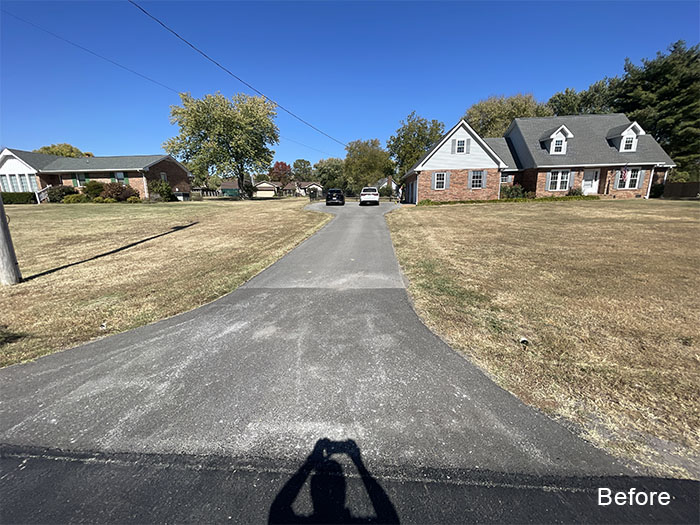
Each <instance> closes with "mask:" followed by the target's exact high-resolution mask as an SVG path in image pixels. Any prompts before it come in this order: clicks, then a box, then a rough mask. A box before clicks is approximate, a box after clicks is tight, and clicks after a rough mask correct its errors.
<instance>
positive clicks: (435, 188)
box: [433, 171, 447, 191]
mask: <svg viewBox="0 0 700 525" xmlns="http://www.w3.org/2000/svg"><path fill="white" fill-rule="evenodd" d="M438 175H442V177H443V178H442V188H438V186H437V184H438V179H437V176H438ZM433 176H434V177H435V187H434V188H433V190H435V191H443V190H446V189H447V187H446V186H447V172H446V171H436V172H434V173H433Z"/></svg>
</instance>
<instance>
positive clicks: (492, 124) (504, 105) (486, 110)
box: [464, 94, 552, 137]
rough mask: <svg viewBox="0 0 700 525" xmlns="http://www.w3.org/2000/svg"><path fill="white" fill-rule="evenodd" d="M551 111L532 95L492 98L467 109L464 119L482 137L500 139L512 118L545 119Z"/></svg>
mask: <svg viewBox="0 0 700 525" xmlns="http://www.w3.org/2000/svg"><path fill="white" fill-rule="evenodd" d="M550 115H552V110H551V109H550V108H549V106H547V104H541V103H539V102H537V101H536V100H535V97H533V96H532V95H522V94H517V95H513V96H510V97H505V96H503V95H501V96H492V97H489V98H487V99H486V100H481V101H479V102H477V103H476V104H474V105H472V106H471V107H469V109H467V112H466V114H465V115H464V118H465V119H466V120H467V122H468V123H469V125H470V126H471V127H472V128H474V131H476V132H477V133H478V134H479V135H481V136H482V137H502V136H503V134H504V133H505V132H506V129H508V126H509V125H510V123H511V122H512V121H513V119H514V118H518V117H547V116H550Z"/></svg>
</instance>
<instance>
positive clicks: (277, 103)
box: [127, 0, 347, 146]
mask: <svg viewBox="0 0 700 525" xmlns="http://www.w3.org/2000/svg"><path fill="white" fill-rule="evenodd" d="M127 1H128V2H129V3H130V4H132V5H133V6H134V7H136V8H137V9H138V10H139V11H141V12H142V13H143V14H145V15H146V16H147V17H149V18H150V19H152V20H154V21H155V22H156V23H158V24H159V25H160V26H162V27H163V28H164V29H165V30H167V31H168V32H170V33H172V34H173V35H175V37H177V38H178V39H179V40H181V41H182V42H184V43H185V44H187V45H188V46H189V47H191V48H192V49H194V50H195V51H196V52H197V53H199V54H200V55H202V56H203V57H204V58H206V59H207V60H209V62H211V63H212V64H214V65H216V66H217V67H218V68H220V69H221V70H223V71H225V72H226V73H228V74H229V75H231V76H232V77H233V78H235V79H236V80H238V81H239V82H241V83H242V84H244V85H246V86H248V87H249V88H250V89H252V90H253V91H255V92H256V93H257V94H258V95H260V96H261V97H264V98H266V99H268V100H270V101H272V102H274V103H275V104H276V105H277V107H278V108H280V109H281V110H282V111H284V112H286V113H289V114H290V115H291V116H292V117H294V118H295V119H297V120H298V121H300V122H302V123H303V124H306V125H307V126H309V127H310V128H311V129H313V130H314V131H317V132H318V133H320V134H321V135H325V136H326V137H328V138H329V139H331V140H333V141H335V142H337V143H338V144H340V145H341V146H347V144H345V142H342V141H340V140H338V139H336V138H335V137H332V136H330V135H329V134H328V133H326V132H325V131H322V130H320V129H318V128H317V127H316V126H314V125H313V124H311V123H310V122H307V121H306V120H304V119H303V118H301V117H300V116H299V115H297V114H296V113H293V112H292V111H290V110H288V109H287V108H285V107H284V106H283V105H282V104H280V103H279V102H277V101H275V100H274V99H272V98H270V97H268V96H267V95H265V93H263V92H262V91H260V90H258V89H256V88H255V87H254V86H252V85H251V84H249V83H248V82H246V81H245V80H243V79H242V78H241V77H239V76H238V75H236V74H234V73H232V72H231V71H230V70H229V69H227V68H226V67H224V66H222V65H221V64H220V63H219V62H217V61H216V60H214V59H213V58H212V57H210V56H209V55H207V54H206V53H205V52H204V51H202V50H201V49H199V48H198V47H197V46H195V45H194V44H192V43H191V42H190V41H189V40H187V39H186V38H184V37H182V36H180V35H179V34H178V33H177V32H176V31H175V30H174V29H171V28H170V27H169V26H168V25H167V24H165V22H162V21H161V20H159V19H158V18H156V17H155V16H153V15H152V14H151V13H149V12H148V11H146V10H145V9H144V8H143V7H141V6H140V5H139V4H137V3H136V2H134V0H127Z"/></svg>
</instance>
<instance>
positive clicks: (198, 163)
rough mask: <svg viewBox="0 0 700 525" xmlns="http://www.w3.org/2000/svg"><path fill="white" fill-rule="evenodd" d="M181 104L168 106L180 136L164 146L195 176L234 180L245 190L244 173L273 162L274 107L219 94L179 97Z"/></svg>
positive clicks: (258, 99)
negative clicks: (231, 178)
mask: <svg viewBox="0 0 700 525" xmlns="http://www.w3.org/2000/svg"><path fill="white" fill-rule="evenodd" d="M180 100H181V101H182V106H177V105H174V106H171V107H170V122H171V123H172V124H177V125H178V126H179V128H180V132H179V134H178V135H177V136H176V137H173V138H170V139H168V140H167V141H166V142H165V143H164V144H163V148H164V149H165V150H166V151H167V152H168V153H170V154H171V155H173V156H174V157H177V158H179V159H180V160H182V161H184V162H187V163H188V166H190V167H191V169H192V173H193V174H194V175H195V176H199V177H201V178H203V179H206V178H208V177H211V176H213V175H217V176H219V177H221V178H230V177H236V178H237V179H238V184H239V186H240V187H241V188H243V187H244V178H245V175H246V173H247V172H254V171H257V170H260V169H265V168H267V166H269V164H270V162H272V157H273V155H274V151H272V150H271V149H270V146H272V145H273V144H276V143H277V142H278V141H279V131H278V129H277V126H276V125H275V117H276V116H277V112H276V109H275V104H274V103H272V102H270V101H269V100H267V99H265V98H263V97H252V96H248V95H245V94H243V93H239V94H237V95H234V96H233V97H232V98H230V99H228V98H226V97H225V96H224V95H222V94H221V93H216V94H214V95H205V96H204V97H203V98H201V99H198V98H194V97H192V96H191V95H190V94H189V93H180Z"/></svg>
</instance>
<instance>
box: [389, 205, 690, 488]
mask: <svg viewBox="0 0 700 525" xmlns="http://www.w3.org/2000/svg"><path fill="white" fill-rule="evenodd" d="M388 222H389V225H390V228H391V233H392V238H393V241H394V243H395V246H396V251H397V253H398V256H399V259H400V262H401V265H402V268H403V270H404V272H405V273H406V275H407V276H408V278H409V280H410V283H411V284H410V293H411V295H412V297H413V299H414V302H415V306H416V309H417V311H418V313H419V314H420V315H421V316H422V318H423V319H424V320H425V321H426V322H427V324H428V325H429V326H430V327H431V328H432V329H434V330H435V331H436V332H437V333H439V334H440V335H442V336H443V337H445V338H446V339H447V340H448V341H449V342H450V343H451V344H452V345H453V346H454V347H456V348H458V349H460V350H461V351H464V352H465V353H466V354H467V355H468V356H469V357H470V358H472V359H473V360H474V361H476V362H477V363H478V364H479V365H480V366H482V367H483V368H484V369H485V370H487V371H488V373H489V374H490V375H491V376H492V377H493V378H494V379H495V380H496V381H497V382H499V383H500V384H501V385H502V386H503V387H504V388H506V389H508V390H510V391H511V392H513V393H514V394H515V395H516V396H518V397H519V398H520V399H522V400H523V401H525V402H526V403H529V404H532V405H535V406H537V407H539V408H540V409H542V410H544V411H546V412H548V413H550V414H552V415H555V416H561V417H564V418H566V419H567V420H569V421H572V422H574V423H576V425H573V426H574V428H576V429H578V430H579V431H580V432H581V433H582V434H583V435H584V437H586V438H587V439H589V440H591V441H593V442H595V443H596V444H598V445H600V446H602V447H604V448H606V449H607V450H609V451H611V452H612V453H614V454H616V455H618V456H620V457H623V458H632V459H635V460H637V461H639V462H641V463H642V464H644V465H646V466H647V467H649V468H650V469H651V471H654V472H657V473H663V474H670V475H679V476H688V475H690V476H693V477H697V476H698V474H699V473H700V463H699V462H698V453H699V452H700V402H699V401H698V400H700V280H699V279H698V268H699V262H700V205H699V204H698V203H696V202H663V201H632V202H620V201H594V202H591V201H589V202H586V201H577V202H571V201H570V202H561V203H557V202H548V203H536V202H533V203H501V204H480V205H455V206H442V207H417V208H404V209H402V210H400V211H398V212H394V213H391V214H390V215H389V216H388ZM521 336H524V337H527V338H528V339H529V340H530V342H531V343H530V345H529V346H527V347H523V346H521V345H520V344H519V339H520V337H521Z"/></svg>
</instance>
